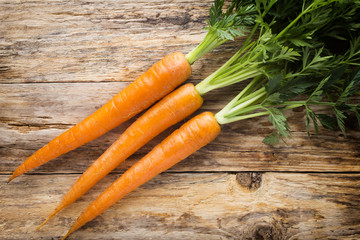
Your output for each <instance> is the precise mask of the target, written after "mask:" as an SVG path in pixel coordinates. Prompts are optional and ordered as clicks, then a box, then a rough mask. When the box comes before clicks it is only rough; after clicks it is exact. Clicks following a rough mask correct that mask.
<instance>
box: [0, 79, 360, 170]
mask: <svg viewBox="0 0 360 240" xmlns="http://www.w3.org/2000/svg"><path fill="white" fill-rule="evenodd" d="M126 85H127V83H121V82H117V83H61V84H55V83H46V84H2V85H1V88H0V96H1V97H0V109H1V116H0V134H1V139H0V156H1V164H0V173H7V174H8V173H10V172H11V171H13V170H14V169H15V168H16V167H17V166H18V165H19V164H20V163H21V162H22V161H24V159H25V158H26V157H27V156H29V155H31V154H32V153H33V152H34V151H36V150H37V149H38V148H40V147H42V146H43V145H44V144H46V143H47V142H48V141H50V140H51V139H52V138H54V137H55V136H57V135H59V134H60V133H62V132H63V131H65V130H66V129H68V128H70V127H71V126H73V125H74V124H76V123H77V122H78V121H80V120H82V119H83V118H84V117H86V116H87V115H89V114H90V113H92V112H93V111H95V109H97V108H99V107H100V106H101V105H103V104H104V103H105V102H106V101H108V100H109V99H110V98H111V97H112V96H113V95H115V94H116V93H117V92H118V91H120V89H123V88H124V87H125V86H126ZM242 86H243V85H242V84H239V85H237V86H236V87H235V88H234V87H231V88H226V89H222V90H219V91H214V92H212V93H209V95H207V96H205V103H204V106H203V107H202V110H201V111H205V110H210V111H213V112H216V111H218V110H219V109H220V108H221V107H222V106H224V105H225V104H226V102H227V101H229V100H230V99H231V98H232V96H234V95H235V93H236V92H237V91H239V90H240V89H241V88H242ZM69 99H71V101H70V100H69ZM287 114H288V118H289V122H290V124H291V128H292V129H293V131H294V134H293V138H292V139H289V140H288V145H285V144H280V145H279V146H278V147H269V146H266V145H264V144H263V143H262V142H261V141H262V139H263V138H264V136H266V135H267V134H268V133H270V131H271V129H272V126H271V124H270V123H269V122H268V120H267V118H266V117H259V118H256V119H251V120H246V121H242V122H238V123H233V124H229V125H225V126H223V131H222V133H221V135H220V136H219V137H218V138H217V139H216V140H215V141H214V142H213V143H211V144H210V145H209V146H207V147H205V148H204V149H202V150H200V151H199V152H197V153H196V154H194V155H193V156H191V157H189V158H188V159H187V160H186V161H183V162H181V163H179V164H178V165H176V167H175V168H173V171H311V172H312V171H320V172H321V171H330V172H341V171H359V170H360V164H359V162H360V149H359V143H360V133H359V131H357V130H353V131H351V130H350V131H349V133H348V135H347V136H346V137H344V136H342V134H341V133H339V132H329V131H325V130H323V131H321V134H320V135H319V136H313V137H312V138H311V140H309V139H308V137H307V134H306V132H305V127H304V110H303V109H297V110H294V111H289V112H288V113H287ZM130 123H131V121H129V122H127V123H125V124H123V125H122V126H120V127H118V128H116V129H114V130H113V131H111V132H110V133H108V134H106V135H104V136H102V137H100V138H99V139H97V140H95V141H93V142H91V143H89V144H86V145H85V146H83V147H81V148H79V149H77V150H74V151H73V152H70V153H68V154H66V155H64V156H62V157H59V158H58V159H57V160H54V161H52V162H50V163H48V164H45V165H44V166H42V167H40V168H38V169H37V170H36V171H34V173H44V172H57V173H59V172H60V173H64V172H68V173H70V172H71V173H79V172H82V171H84V170H85V169H86V168H87V167H88V166H89V164H90V162H92V161H94V160H95V159H96V158H97V157H99V156H100V155H101V154H102V153H103V152H104V151H105V150H106V148H107V147H108V146H110V145H111V143H112V142H113V141H115V139H116V138H117V137H118V136H119V134H121V132H122V131H123V130H124V129H125V127H127V126H128V125H129V124H130ZM182 123H183V122H182ZM179 126H180V124H178V125H176V126H174V127H172V128H170V129H169V130H167V131H166V132H164V133H163V134H162V135H161V136H159V137H157V138H156V139H154V140H153V141H152V142H150V143H149V144H148V145H146V146H145V147H144V148H143V149H141V150H140V151H139V152H138V153H137V154H135V155H134V156H133V157H131V158H130V159H129V161H127V162H125V163H124V164H122V165H120V166H119V168H118V169H117V171H123V170H124V169H125V168H127V167H128V166H130V165H132V164H133V163H134V161H136V160H137V159H139V158H140V157H141V156H143V155H144V154H145V153H147V152H148V151H149V150H150V149H151V148H152V147H153V146H155V144H157V143H159V141H160V140H161V139H163V138H164V137H165V136H167V135H168V134H169V133H170V132H171V131H173V130H174V129H175V128H177V127H179Z"/></svg>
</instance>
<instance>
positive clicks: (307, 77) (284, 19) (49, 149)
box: [9, 0, 360, 238]
mask: <svg viewBox="0 0 360 240" xmlns="http://www.w3.org/2000/svg"><path fill="white" fill-rule="evenodd" d="M359 3H360V2H359V1H343V0H313V1H306V0H302V1H286V0H257V1H246V0H244V1H240V0H233V1H232V2H231V3H230V4H229V5H228V7H227V9H226V11H224V10H223V5H224V1H223V0H215V2H214V3H213V5H212V6H211V8H210V11H209V13H210V18H209V20H208V26H207V28H206V29H207V31H208V33H207V35H206V36H205V38H204V40H203V41H202V42H201V43H200V44H199V45H198V46H197V47H196V48H195V49H194V50H193V51H191V52H190V53H188V54H187V55H183V54H182V53H178V52H176V53H173V54H171V55H169V56H167V57H165V58H164V59H162V60H161V61H159V62H158V63H156V64H155V65H153V66H152V67H151V68H150V69H149V70H148V71H147V72H146V73H144V74H143V75H141V76H140V77H139V78H138V79H136V80H135V81H134V82H133V83H131V84H130V85H129V86H128V87H126V88H125V89H124V90H123V91H121V92H120V93H118V94H117V95H116V96H115V97H114V98H113V99H112V100H110V101H109V102H108V103H106V104H105V105H104V106H103V107H101V108H100V109H99V110H97V111H96V112H95V113H93V114H92V115H90V116H89V117H87V118H86V119H84V120H83V121H81V122H80V123H78V124H77V125H76V126H74V127H73V128H71V129H69V130H68V131H66V132H64V133H63V134H61V135H60V136H58V137H56V138H55V139H54V140H52V141H51V142H50V143H48V144H47V145H45V146H44V147H43V148H41V149H40V150H38V151H37V152H35V153H34V154H33V155H32V156H30V157H29V158H28V159H26V160H25V162H24V163H23V164H21V165H20V166H19V167H18V168H17V169H16V170H15V171H14V173H13V174H12V176H11V177H10V179H9V181H11V180H12V179H14V178H15V177H17V176H20V175H21V174H23V173H26V172H28V171H30V170H32V169H34V168H36V167H38V166H40V165H42V164H44V163H46V162H48V161H50V160H52V159H54V158H56V157H58V156H60V155H62V154H64V153H66V152H69V151H71V150H73V149H75V148H77V147H79V146H81V145H83V144H85V143H87V142H89V141H91V140H93V139H95V138H97V137H99V136H101V135H102V134H104V133H105V132H107V131H109V130H110V129H112V128H114V127H116V126H118V125H119V124H121V123H122V122H124V121H126V120H128V119H130V118H131V117H133V116H134V115H136V114H138V113H140V112H141V111H143V110H145V109H146V108H148V107H149V106H151V105H152V104H154V103H155V102H156V101H158V100H160V99H161V100H160V101H158V102H157V103H156V104H155V105H153V106H152V107H151V108H150V109H148V110H147V111H146V112H145V113H144V114H143V115H142V116H141V117H139V118H138V119H137V120H136V121H135V122H134V123H133V124H132V125H131V126H129V127H128V128H127V129H126V130H125V131H124V132H123V133H122V134H121V135H120V137H119V138H118V139H117V140H116V141H115V142H114V143H113V144H112V145H111V146H110V147H109V148H108V149H107V150H106V151H105V152H104V153H103V154H102V155H101V156H100V157H99V158H98V159H97V160H96V161H95V162H94V163H93V164H92V165H91V166H90V167H89V168H88V169H87V170H86V171H85V172H84V173H83V174H82V176H81V177H80V178H79V179H78V180H77V181H76V182H75V184H74V185H73V186H72V187H71V188H70V190H69V191H68V192H67V193H66V195H65V196H64V198H63V199H62V201H61V202H60V204H59V206H58V207H57V208H56V209H55V210H54V211H53V212H52V213H51V214H50V216H49V217H48V218H47V219H46V220H45V221H44V223H43V224H42V225H41V226H43V225H44V224H45V223H46V222H47V221H48V220H49V219H51V218H52V217H53V216H54V215H56V214H57V213H58V212H59V211H61V210H62V209H64V208H65V207H67V206H69V205H70V204H72V203H73V202H75V201H76V200H77V199H78V198H79V197H81V196H82V195H83V194H85V193H86V192H87V191H88V190H89V189H90V188H91V187H93V186H94V185H95V184H96V183H97V182H98V181H99V180H101V179H102V178H103V177H105V176H106V175H107V174H108V173H109V172H111V171H112V170H113V169H114V168H115V167H116V166H118V165H119V164H120V163H121V162H123V161H124V160H126V159H127V158H128V157H129V156H131V155H132V154H133V153H134V152H136V151H137V150H138V149H139V148H141V147H142V146H144V145H145V144H146V143H147V142H149V141H150V140H151V139H152V138H154V137H155V136H157V135H158V134H160V133H161V132H162V131H164V130H165V129H167V128H168V127H170V126H172V125H174V124H176V123H178V122H179V121H181V120H183V119H185V118H186V117H188V116H190V115H191V114H192V113H194V112H195V111H196V110H198V109H199V108H200V107H201V105H202V103H203V98H202V96H203V95H204V94H206V93H207V92H209V91H212V90H215V89H218V88H222V87H226V86H229V85H232V84H235V83H238V82H242V81H248V84H247V85H246V87H244V88H243V89H242V90H241V91H240V93H239V94H238V95H237V96H235V98H234V99H233V100H232V101H230V102H229V103H228V104H227V105H226V106H225V107H224V108H223V109H222V110H221V111H219V112H218V113H216V114H213V113H211V112H204V113H201V114H199V115H197V116H195V117H193V118H192V119H190V120H189V121H188V122H186V123H185V124H184V125H182V126H181V127H180V128H179V129H177V130H176V131H174V132H173V133H172V134H171V135H170V136H168V137H167V138H166V139H164V140H163V141H162V142H161V143H160V144H159V145H157V146H156V147H154V148H153V149H152V150H151V151H150V152H149V153H148V154H147V155H146V156H144V157H143V158H142V159H140V160H139V161H138V162H137V163H136V164H134V165H133V166H132V167H131V168H130V169H128V170H127V171H126V172H125V173H124V174H123V175H122V176H121V177H120V178H119V179H117V180H116V181H115V182H114V183H113V184H112V185H111V186H110V187H109V188H108V189H106V190H105V191H104V192H103V193H102V194H101V195H100V196H99V197H98V198H97V199H96V200H95V201H94V202H93V203H92V204H91V205H90V206H89V207H88V208H87V209H86V210H85V211H84V212H83V213H82V214H81V215H80V217H79V218H78V219H77V220H76V222H75V223H74V224H73V226H72V227H71V228H70V230H69V232H68V233H67V234H66V236H65V237H64V238H66V237H67V236H68V235H70V234H71V233H72V232H74V231H76V230H77V229H79V228H80V227H81V226H83V225H84V224H85V223H87V222H89V221H91V220H92V219H93V218H95V217H96V216H98V215H99V214H101V213H102V212H103V211H105V210H106V209H107V208H109V207H110V206H112V205H113V204H115V203H116V202H117V201H119V200H120V199H121V198H122V197H124V196H125V195H126V194H128V193H129V192H131V191H133V190H134V189H136V188H137V187H139V186H140V185H142V184H144V183H146V182H147V181H149V180H150V179H152V178H153V177H155V176H156V175H158V174H159V173H161V172H163V171H165V170H167V169H168V168H170V167H171V166H173V165H174V164H176V163H177V162H179V161H181V160H183V159H185V158H186V157H188V156H189V155H191V154H192V153H194V152H196V151H197V150H198V149H200V148H201V147H203V146H205V145H207V144H208V143H210V142H211V141H213V140H214V139H215V138H216V137H217V136H218V135H219V134H220V132H221V127H220V126H221V125H222V124H227V123H230V122H235V121H240V120H243V119H248V118H253V117H259V116H268V117H269V121H270V122H271V123H272V124H273V126H274V132H273V133H272V134H270V135H269V136H267V137H266V138H265V139H264V142H265V143H267V144H277V143H278V142H279V140H282V141H285V139H286V138H287V137H290V136H291V131H290V128H289V126H288V124H287V121H286V117H285V115H284V114H283V111H286V110H287V109H292V108H296V107H305V109H306V126H307V129H308V131H309V128H310V127H309V126H310V122H311V121H312V123H313V126H314V127H315V130H316V131H317V128H318V123H319V122H320V123H321V124H322V125H323V126H324V127H326V128H329V129H330V128H332V129H336V126H338V127H339V128H340V129H341V130H342V131H345V126H344V121H345V119H346V118H347V117H348V116H349V115H350V114H354V115H355V116H356V117H357V118H358V120H359V125H360V104H359V103H356V98H355V100H354V98H353V96H354V95H356V94H359V91H358V88H359V84H360V70H359V65H360V36H359V32H360V31H359V30H360V17H359V16H360V6H359V5H360V4H359ZM246 34H247V38H246V40H245V42H244V43H243V45H242V46H241V47H239V49H238V50H237V51H236V53H235V54H234V55H233V56H232V57H231V58H230V59H229V60H228V61H227V62H226V63H225V64H224V65H223V66H221V67H220V68H219V69H218V70H216V71H215V72H214V73H213V74H211V75H210V76H208V77H207V78H205V79H204V80H203V81H201V82H200V83H198V84H197V85H196V86H194V85H193V84H189V83H188V84H185V85H182V86H181V87H179V88H178V89H176V90H174V89H175V88H176V87H177V86H178V85H180V84H182V83H183V82H184V81H185V80H186V79H187V78H188V77H189V76H190V74H191V65H192V64H193V63H194V62H195V61H196V60H198V59H199V58H200V57H201V56H203V55H204V54H206V53H208V52H209V51H211V50H213V49H214V48H216V47H218V46H220V45H221V44H223V43H225V42H227V41H229V40H234V39H235V38H236V37H238V36H245V35H246ZM255 36H256V37H255ZM334 43H336V44H334ZM173 90H174V91H173ZM295 97H296V99H298V98H299V97H300V99H303V100H300V101H299V100H296V101H295V100H294V98H295ZM313 105H322V106H326V107H329V109H332V110H333V114H332V115H331V114H317V113H315V112H314V111H313V110H312V106H313ZM41 226H40V227H41Z"/></svg>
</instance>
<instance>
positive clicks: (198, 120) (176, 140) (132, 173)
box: [63, 112, 221, 239]
mask: <svg viewBox="0 0 360 240" xmlns="http://www.w3.org/2000/svg"><path fill="white" fill-rule="evenodd" d="M220 130H221V129H220V126H219V124H218V123H217V121H216V119H215V118H214V115H213V114H212V113H210V112H204V113H202V114H199V115H197V116H196V117H194V118H192V119H191V120H189V121H188V122H186V123H185V124H184V125H182V126H181V127H180V128H179V129H178V130H176V131H174V132H173V133H172V134H171V135H170V136H169V137H167V138H166V139H165V140H163V141H162V142H161V143H160V144H159V145H157V146H156V147H155V148H154V149H153V150H152V151H150V152H149V153H148V154H147V155H146V156H145V157H143V158H142V159H141V160H140V161H139V162H137V163H136V164H134V165H133V166H132V167H131V168H130V169H129V170H127V171H126V172H125V173H124V174H123V175H122V176H121V177H120V178H119V179H118V180H116V181H115V182H114V183H113V184H112V185H111V186H110V187H109V188H108V189H106V190H105V191H104V192H103V193H102V194H101V195H100V196H99V197H98V198H97V199H96V200H95V201H94V202H93V203H92V204H91V205H90V206H89V207H88V208H87V209H86V210H85V211H84V212H83V213H82V214H81V215H80V217H79V218H78V219H77V220H76V222H75V223H74V224H73V226H72V227H71V228H70V230H69V232H68V233H67V234H66V236H65V237H64V238H63V239H65V238H66V237H67V236H69V235H70V234H71V233H72V232H74V231H76V230H77V229H79V228H80V227H81V226H83V225H84V224H85V223H87V222H89V221H91V220H92V219H94V218H95V217H96V216H98V215H99V214H101V213H102V212H104V211H105V210H106V209H107V208H109V207H110V206H112V205H113V204H115V203H116V202H117V201H119V200H120V199H121V198H123V197H124V196H125V195H126V194H128V193H129V192H131V191H133V190H134V189H136V188H137V187H139V186H140V185H142V184H144V183H146V182H147V181H149V180H150V179H152V178H153V177H155V176H156V175H158V174H159V173H161V172H163V171H165V170H167V169H168V168H170V167H171V166H173V165H174V164H176V163H178V162H179V161H181V160H183V159H185V158H186V157H188V156H189V155H191V154H192V153H194V152H196V151H197V150H198V149H200V148H201V147H203V146H205V145H207V144H208V143H210V142H211V141H212V140H214V139H215V137H216V136H217V135H218V134H219V133H220Z"/></svg>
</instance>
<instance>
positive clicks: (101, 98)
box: [0, 0, 360, 239]
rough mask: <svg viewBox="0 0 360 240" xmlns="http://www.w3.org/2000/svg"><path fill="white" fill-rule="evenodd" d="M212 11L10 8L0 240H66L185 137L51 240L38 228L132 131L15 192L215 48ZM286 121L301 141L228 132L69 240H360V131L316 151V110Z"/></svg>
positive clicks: (255, 131) (2, 54)
mask: <svg viewBox="0 0 360 240" xmlns="http://www.w3.org/2000/svg"><path fill="white" fill-rule="evenodd" d="M210 3H211V1H190V0H188V1H186V0H183V1H182V0H176V1H157V0H152V1H116V0H113V1H111V0H109V1H51V0H47V1H36V0H35V1H34V0H32V1H5V0H0V23H1V25H0V136H1V137H0V239H60V237H61V236H63V235H64V234H65V232H66V231H67V229H68V228H69V227H70V225H71V223H72V222H73V221H74V220H75V219H76V217H77V216H78V215H79V214H80V212H81V211H82V210H84V208H85V207H86V206H87V205H88V204H89V203H91V202H92V201H93V200H94V198H95V197H96V196H97V195H98V194H99V193H100V192H102V191H103V190H104V189H105V188H106V187H107V186H109V185H110V184H111V182H112V181H113V180H114V179H116V177H118V175H119V174H121V173H122V172H123V171H124V170H126V169H127V168H128V167H129V166H131V165H132V164H133V163H134V162H135V161H136V160H137V159H139V158H140V157H141V156H143V155H144V154H145V153H146V152H148V151H149V150H150V149H151V148H152V147H153V146H155V145H156V144H157V143H159V141H161V140H162V139H163V138H164V137H165V136H167V135H168V134H169V133H170V132H171V131H173V130H174V129H176V128H177V127H179V126H180V124H181V123H179V124H178V125H176V126H174V127H172V128H171V129H169V130H167V131H165V132H164V133H163V134H161V135H160V136H158V137H157V138H155V139H154V140H153V141H151V142H150V143H149V144H147V145H146V146H145V147H144V148H142V149H141V150H140V151H139V152H138V153H136V154H134V155H133V156H132V157H130V159H129V160H127V161H126V162H124V163H123V164H121V165H120V166H119V167H118V168H117V169H116V170H115V171H114V172H113V173H112V174H111V175H109V176H108V177H106V178H105V179H103V180H102V181H101V182H99V184H97V185H96V187H95V188H94V189H92V190H91V191H90V192H89V193H88V194H86V195H85V196H84V197H82V198H81V199H80V200H79V201H78V202H77V203H76V204H73V205H72V206H70V207H69V208H67V209H65V210H64V211H63V212H61V213H60V214H59V215H58V216H56V217H55V218H54V219H53V220H51V221H50V222H49V223H48V224H47V225H46V226H45V227H44V228H43V229H41V230H40V231H35V228H36V226H37V225H38V224H40V223H41V222H42V220H44V219H45V217H46V216H47V215H48V214H49V213H50V212H51V211H52V210H53V209H54V208H55V207H56V205H57V204H58V203H59V201H60V199H61V198H62V196H63V194H64V193H65V192H66V191H67V189H69V187H70V186H71V184H72V183H74V182H75V180H76V179H77V178H78V177H79V176H80V175H79V174H81V173H82V172H83V171H84V170H85V169H86V168H87V167H88V166H89V164H90V163H91V162H92V161H94V160H95V159H96V158H97V157H98V156H99V155H100V154H101V153H102V152H103V151H104V150H105V149H106V148H107V147H108V146H109V145H110V144H111V143H112V142H113V141H114V140H115V139H116V138H117V136H118V135H119V134H120V133H121V132H122V131H123V130H124V129H125V128H126V127H127V126H129V124H131V122H132V121H129V122H126V123H124V124H123V125H122V126H119V127H118V128H116V129H114V130H112V131H111V132H109V133H107V134H105V135H104V136H102V137H100V138H99V139H97V140H94V141H93V142H90V143H88V144H86V145H84V146H82V147H80V148H79V149H76V150H74V151H72V152H70V153H68V154H65V155H64V156H61V157H59V158H57V159H56V160H53V161H51V162H49V163H47V164H45V165H43V166H41V167H39V168H37V169H36V170H34V171H31V172H30V173H29V174H26V175H24V176H22V177H20V178H18V179H16V180H14V181H13V182H12V183H10V184H6V180H7V178H8V177H9V175H10V174H11V172H12V171H13V170H14V169H15V168H16V167H17V166H18V165H19V164H20V163H22V162H23V161H24V160H25V158H26V157H27V156H29V155H31V154H32V153H33V152H34V151H36V150H37V149H38V148H40V147H41V146H43V145H44V144H46V143H47V142H48V141H50V140H51V139H52V138H53V137H55V136H57V135H58V134H60V133H62V132H63V131H65V130H66V129H68V128H70V127H71V126H73V125H74V124H76V123H77V122H78V121H80V120H82V119H83V118H84V117H86V116H87V115H88V114H90V113H92V112H93V111H94V110H96V109H97V108H99V107H100V106H101V105H102V104H104V103H105V102H107V101H108V100H109V99H110V98H111V97H112V96H113V95H115V94H116V93H117V92H119V91H120V90H121V89H123V88H124V87H125V86H127V84H128V83H129V82H130V81H132V80H133V79H135V78H136V77H137V76H139V75H140V74H141V73H142V72H144V71H145V70H146V69H147V68H148V67H150V66H151V65H152V64H153V63H155V62H156V61H157V60H159V59H161V58H162V57H163V56H165V55H167V54H169V53H171V52H173V51H181V52H184V53H187V52H189V51H190V50H191V49H192V48H193V47H194V46H195V45H196V44H197V43H199V42H200V41H201V39H202V38H203V37H204V36H205V31H203V28H204V26H205V24H206V19H207V16H208V8H209V6H210ZM242 41H243V39H238V40H237V41H235V42H230V43H227V44H225V45H224V46H221V47H220V48H219V49H217V50H215V51H214V52H212V53H210V54H208V55H206V56H205V57H204V58H202V59H200V60H199V61H198V62H196V63H195V64H194V65H193V67H192V69H193V74H192V76H191V78H190V79H189V81H190V82H193V83H197V82H199V81H200V80H201V79H203V78H205V77H206V76H208V75H209V74H210V73H211V72H213V71H214V70H215V69H217V68H218V67H219V66H221V64H222V63H224V62H225V61H226V60H227V59H228V58H229V57H230V56H231V55H232V53H233V52H234V51H235V49H236V47H237V46H239V45H240V44H241V42H242ZM242 86H243V85H242V84H238V85H236V86H235V87H229V88H225V89H222V90H219V91H214V92H212V93H209V94H208V95H206V96H205V104H204V106H203V108H202V109H201V111H204V110H211V111H213V112H216V111H217V110H219V109H220V108H221V107H222V106H223V105H224V104H225V103H226V102H227V101H228V100H229V99H231V97H232V96H234V95H235V93H236V92H237V91H238V90H239V89H241V88H242ZM199 112H200V111H199ZM286 114H287V116H288V117H289V121H290V126H291V128H292V130H293V138H292V139H289V140H288V141H287V144H280V145H278V146H276V147H270V146H267V145H264V144H262V142H261V141H262V139H263V137H264V136H265V135H266V134H268V133H270V132H271V124H269V122H268V121H267V119H266V118H265V117H264V118H256V119H251V120H246V121H242V122H239V123H233V124H229V125H226V126H224V127H223V129H222V133H221V134H220V136H219V137H218V138H217V139H216V140H215V141H214V142H212V143H211V144H209V145H208V146H206V147H204V148H203V149H201V150H200V151H198V152H197V153H195V154H194V155H192V156H191V157H189V158H188V159H186V160H184V161H182V162H180V163H179V164H177V165H176V166H174V167H173V168H171V169H169V170H168V171H167V172H166V173H164V174H161V175H160V176H158V177H156V178H155V179H153V180H152V181H150V182H149V183H147V184H145V185H144V186H142V187H141V188H139V189H137V190H136V191H135V192H133V193H131V194H130V195H129V196H127V197H125V198H124V199H123V200H121V201H120V202H119V203H117V204H116V205H115V206H113V207H112V208H111V209H109V210H108V211H106V212H105V213H104V214H102V215H101V216H99V217H98V218H96V219H95V220H94V221H92V222H90V223H89V224H87V225H86V226H85V227H84V228H82V229H80V230H79V231H77V232H76V233H74V234H73V235H72V236H71V237H70V239H359V238H360V231H359V229H360V202H359V201H360V193H359V189H360V175H359V174H360V149H359V146H360V144H359V143H360V132H359V129H348V132H347V135H346V136H344V135H343V134H342V133H341V132H329V131H326V130H324V129H321V132H320V135H312V136H311V139H310V140H309V138H308V137H307V134H306V131H305V127H304V109H296V110H293V111H289V112H287V113H286ZM350 123H351V122H350ZM350 125H351V124H350Z"/></svg>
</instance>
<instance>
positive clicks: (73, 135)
mask: <svg viewBox="0 0 360 240" xmlns="http://www.w3.org/2000/svg"><path fill="white" fill-rule="evenodd" d="M190 74H191V67H190V64H189V63H188V61H187V60H186V58H185V56H184V55H183V54H182V53H179V52H176V53H173V54H170V55H169V56H167V57H165V58H163V59H162V60H160V61H159V62H157V63H156V64H154V65H153V66H152V67H151V68H150V69H149V70H148V71H147V72H145V73H144V74H142V75H141V76H140V77H139V78H137V79H136V80H135V81H134V82H132V83H131V84H130V85H128V86H127V87H126V88H125V89H124V90H122V91H121V92H120V93H118V94H117V95H115V97H113V98H112V99H111V100H110V101H109V102H107V103H106V104H105V105H104V106H102V107H101V108H100V109H98V110H97V111H96V112H95V113H93V114H92V115H90V116H88V117H87V118H85V119H84V120H83V121H81V122H80V123H78V124H77V125H76V126H74V127H72V128H71V129H69V130H67V131H66V132H64V133H63V134H61V135H60V136H58V137H56V138H55V139H53V140H52V141H50V142H49V143H48V144H47V145H45V146H44V147H42V148H41V149H39V150H38V151H37V152H35V153H34V154H33V155H32V156H30V157H29V158H28V159H26V160H25V162H24V163H23V164H21V165H20V166H19V167H18V168H17V169H16V170H15V171H14V173H13V174H12V176H11V177H10V178H9V181H11V180H12V179H14V178H15V177H17V176H20V175H21V174H23V173H26V172H28V171H30V170H32V169H34V168H36V167H38V166H40V165H42V164H44V163H46V162H48V161H50V160H52V159H54V158H56V157H58V156H60V155H62V154H64V153H67V152H69V151H71V150H73V149H75V148H77V147H79V146H81V145H83V144H85V143H87V142H90V141H92V140H94V139H95V138H97V137H99V136H101V135H102V134H104V133H106V132H107V131H109V130H111V129H113V128H114V127H116V126H118V125H119V124H121V123H123V122H125V121H126V120H128V119H130V118H131V117H133V116H135V115H136V114H138V113H139V112H141V111H143V110H144V109H146V108H148V107H149V106H150V105H151V104H153V103H154V102H156V101H157V100H159V99H161V98H162V97H164V96H165V95H167V94H168V93H169V92H171V91H172V90H173V89H174V88H175V87H177V86H178V85H179V84H181V83H182V82H184V81H185V80H186V79H187V78H188V77H189V76H190Z"/></svg>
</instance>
